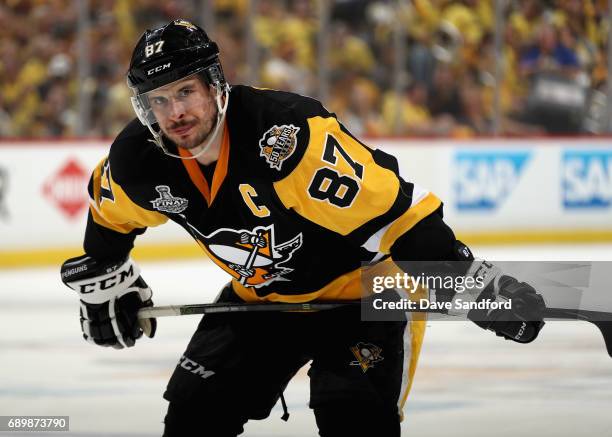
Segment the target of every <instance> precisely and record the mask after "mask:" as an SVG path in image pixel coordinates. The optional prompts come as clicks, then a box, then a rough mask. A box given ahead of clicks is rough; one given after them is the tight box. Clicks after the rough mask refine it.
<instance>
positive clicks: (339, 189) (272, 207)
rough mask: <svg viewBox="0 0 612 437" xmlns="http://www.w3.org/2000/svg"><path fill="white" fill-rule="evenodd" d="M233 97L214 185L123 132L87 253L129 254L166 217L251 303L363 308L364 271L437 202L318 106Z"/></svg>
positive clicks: (94, 187)
mask: <svg viewBox="0 0 612 437" xmlns="http://www.w3.org/2000/svg"><path fill="white" fill-rule="evenodd" d="M229 99H230V100H229V105H228V110H227V115H226V119H225V123H226V129H225V130H224V132H225V133H224V138H223V142H222V146H221V151H220V156H219V159H218V161H217V163H216V166H215V171H214V175H213V177H212V184H211V185H210V186H209V184H208V182H207V180H206V178H205V177H204V174H203V169H202V167H201V165H200V164H199V163H198V162H197V161H196V160H181V159H176V158H172V157H169V156H167V155H165V154H164V153H163V152H162V151H161V150H160V149H159V148H158V147H157V146H156V145H155V144H154V143H153V142H152V141H151V138H152V137H151V135H150V133H149V131H148V130H147V128H145V127H144V126H142V125H141V124H140V123H139V122H138V121H137V120H134V121H132V122H131V123H130V124H129V125H128V126H127V127H126V128H125V129H124V130H123V131H122V132H121V133H120V134H119V136H118V137H117V138H116V140H115V141H114V143H113V144H112V147H111V150H110V153H109V155H108V157H107V158H105V159H103V160H102V161H101V162H100V164H99V165H98V166H97V167H96V169H95V170H94V172H93V175H92V178H91V181H90V184H89V193H90V196H91V199H92V201H91V207H90V214H89V220H88V225H87V231H86V235H85V243H84V247H85V251H86V253H87V254H89V255H91V256H93V257H95V258H111V257H118V256H125V255H126V254H127V253H129V251H130V250H131V248H132V247H133V243H134V239H135V237H136V236H137V235H138V234H140V233H142V232H144V230H145V229H146V228H147V227H149V226H157V225H160V224H162V223H164V222H166V221H167V220H168V219H170V220H173V221H175V222H176V223H178V224H179V225H181V226H182V227H183V228H184V229H185V230H186V231H187V232H189V234H191V236H192V237H193V238H194V239H195V240H196V241H197V242H198V244H199V245H200V246H201V247H202V249H203V250H204V252H206V254H207V255H208V256H209V257H210V259H211V260H212V261H213V262H214V263H215V264H217V265H218V266H219V267H220V268H222V269H223V270H225V271H226V272H227V273H228V274H229V275H231V276H232V278H233V287H234V289H235V291H236V293H237V294H238V295H239V296H240V297H241V298H243V299H244V300H246V301H257V300H269V301H281V302H306V301H311V300H315V299H334V300H337V299H358V298H359V297H361V284H360V277H361V266H362V263H364V262H366V263H369V262H375V261H377V260H379V259H381V258H383V257H384V256H385V255H388V254H389V252H390V248H391V246H392V245H393V243H394V242H395V240H396V239H397V238H398V237H399V236H400V235H402V234H403V233H405V232H406V231H408V230H409V229H410V228H411V227H413V226H414V225H415V224H416V223H417V222H418V221H419V220H421V219H422V218H423V217H425V216H427V215H429V214H431V213H432V212H433V211H435V210H436V209H437V208H438V207H439V206H440V200H439V199H438V198H437V197H436V196H434V195H433V194H431V193H429V192H427V191H424V190H422V189H419V188H417V187H415V186H414V185H413V184H412V183H409V182H406V181H404V180H402V178H401V177H400V176H399V172H398V166H397V161H396V160H395V158H393V157H392V156H390V155H388V154H386V153H384V152H382V151H379V150H373V149H370V148H369V147H367V146H365V145H364V144H362V143H361V142H359V141H358V140H357V139H355V138H354V137H353V136H352V135H351V134H350V133H349V132H348V131H347V130H346V129H345V128H344V127H343V126H342V125H341V124H340V123H339V122H338V121H337V120H336V118H335V116H334V115H333V114H331V113H329V112H328V111H327V110H326V109H325V108H324V107H323V106H322V105H321V104H320V103H319V102H317V101H316V100H314V99H311V98H307V97H303V96H299V95H296V94H292V93H287V92H281V91H273V90H262V89H255V88H251V87H246V86H234V87H232V89H231V92H230V97H229ZM166 141H167V143H169V141H168V140H166ZM170 148H171V149H172V151H173V152H174V153H179V154H181V155H182V156H189V152H188V151H186V150H184V149H177V148H176V147H175V146H170Z"/></svg>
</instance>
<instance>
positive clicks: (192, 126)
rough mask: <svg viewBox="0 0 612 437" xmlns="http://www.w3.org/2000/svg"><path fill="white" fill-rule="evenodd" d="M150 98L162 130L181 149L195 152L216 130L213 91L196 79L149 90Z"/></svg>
mask: <svg viewBox="0 0 612 437" xmlns="http://www.w3.org/2000/svg"><path fill="white" fill-rule="evenodd" d="M147 98H148V100H149V104H150V105H151V109H152V110H153V113H154V114H155V118H156V119H157V122H158V124H159V127H160V128H161V130H162V131H163V133H164V134H165V135H166V136H167V137H168V138H170V139H171V140H172V141H173V142H174V143H175V144H176V145H177V146H179V147H182V148H184V149H193V148H194V147H196V146H198V145H200V144H202V143H203V142H204V141H205V140H206V139H207V138H208V136H209V135H210V133H211V132H212V130H213V128H214V125H215V122H216V120H217V105H216V104H215V99H214V96H213V92H212V90H211V88H210V87H209V86H208V85H205V84H204V83H203V82H202V81H201V80H200V79H199V78H198V77H197V76H191V77H189V78H186V79H183V80H180V81H177V82H173V83H171V84H169V85H166V86H163V87H161V88H157V89H155V90H153V91H150V92H149V93H148V94H147Z"/></svg>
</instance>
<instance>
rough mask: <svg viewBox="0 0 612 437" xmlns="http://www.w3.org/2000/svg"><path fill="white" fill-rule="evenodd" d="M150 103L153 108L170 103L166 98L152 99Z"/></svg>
mask: <svg viewBox="0 0 612 437" xmlns="http://www.w3.org/2000/svg"><path fill="white" fill-rule="evenodd" d="M149 101H150V102H151V105H153V106H164V105H165V104H166V103H167V102H168V99H166V98H165V97H151V98H150V99H149Z"/></svg>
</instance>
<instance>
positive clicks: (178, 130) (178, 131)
mask: <svg viewBox="0 0 612 437" xmlns="http://www.w3.org/2000/svg"><path fill="white" fill-rule="evenodd" d="M192 128H193V125H192V124H187V125H183V126H179V127H175V128H173V129H172V133H173V134H174V135H178V136H179V137H184V136H186V135H189V132H190V131H191V129H192Z"/></svg>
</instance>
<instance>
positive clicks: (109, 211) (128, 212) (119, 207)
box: [89, 159, 168, 234]
mask: <svg viewBox="0 0 612 437" xmlns="http://www.w3.org/2000/svg"><path fill="white" fill-rule="evenodd" d="M105 162H106V160H105V159H104V160H102V161H101V162H100V163H99V164H98V165H97V167H96V168H95V170H94V171H93V176H92V177H93V194H94V198H93V199H91V204H90V208H89V209H90V211H91V215H92V218H93V220H94V221H95V222H96V223H97V224H99V225H101V226H104V227H105V228H108V229H111V230H113V231H116V232H120V233H122V234H128V233H130V232H131V231H133V230H134V229H137V228H146V227H153V226H158V225H161V224H163V223H165V222H167V221H168V217H166V216H165V215H163V214H160V213H159V212H156V211H149V210H147V209H144V208H142V207H140V206H139V205H137V204H136V203H134V202H133V201H132V200H131V199H130V198H129V197H128V195H127V194H126V193H125V191H124V190H123V188H122V187H121V185H119V184H117V183H116V182H115V181H114V180H113V178H112V175H111V173H110V171H108V172H104V171H103V165H104V163H105ZM102 188H105V189H107V190H110V191H111V192H112V197H113V198H112V199H110V198H108V197H103V196H102V195H101V191H102Z"/></svg>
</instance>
